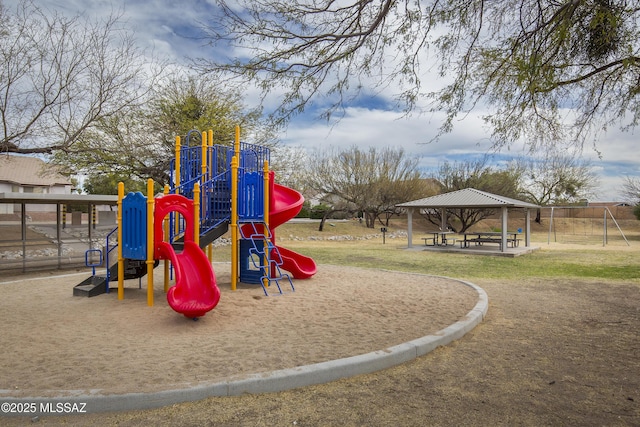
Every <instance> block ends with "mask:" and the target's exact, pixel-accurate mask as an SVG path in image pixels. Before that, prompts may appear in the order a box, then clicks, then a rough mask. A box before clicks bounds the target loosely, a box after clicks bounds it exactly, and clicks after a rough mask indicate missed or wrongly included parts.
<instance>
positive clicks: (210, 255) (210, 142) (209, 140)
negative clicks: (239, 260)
mask: <svg viewBox="0 0 640 427" xmlns="http://www.w3.org/2000/svg"><path fill="white" fill-rule="evenodd" d="M207 143H208V145H207V146H208V148H209V151H208V152H207V154H208V153H211V152H213V129H209V138H207ZM209 161H210V162H215V159H213V158H211V159H209ZM208 164H209V177H208V179H213V169H214V165H212V164H211V163H208ZM207 257H208V258H209V262H212V261H213V243H209V246H207Z"/></svg>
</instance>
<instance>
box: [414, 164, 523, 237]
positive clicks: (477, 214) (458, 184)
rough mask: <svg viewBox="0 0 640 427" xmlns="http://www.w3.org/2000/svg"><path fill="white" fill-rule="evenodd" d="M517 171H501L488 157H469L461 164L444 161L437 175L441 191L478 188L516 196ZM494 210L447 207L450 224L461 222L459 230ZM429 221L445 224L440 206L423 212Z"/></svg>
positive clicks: (492, 212) (454, 225) (466, 227)
mask: <svg viewBox="0 0 640 427" xmlns="http://www.w3.org/2000/svg"><path fill="white" fill-rule="evenodd" d="M518 174H519V172H518V171H517V170H510V169H505V170H500V169H496V168H494V167H491V166H488V159H487V158H482V159H479V160H469V161H465V162H460V163H453V164H451V163H449V162H445V163H444V164H442V165H441V166H440V168H439V169H438V172H437V173H436V174H435V176H434V179H436V180H437V181H438V182H439V183H440V186H441V191H440V193H449V192H451V191H457V190H463V189H465V188H475V189H476V190H480V191H486V192H488V193H493V194H498V195H500V196H504V197H510V198H516V197H517V195H518V190H519V188H518ZM495 213H496V212H495V210H493V209H476V208H460V209H446V211H445V214H446V215H447V218H448V219H447V223H448V224H449V226H451V227H452V228H454V229H455V228H457V227H458V225H459V228H460V229H459V230H455V231H458V232H460V233H463V232H465V231H466V230H468V229H469V228H471V227H472V226H473V225H474V224H476V223H478V222H480V221H482V220H483V219H485V218H488V217H490V216H492V215H494V214H495ZM420 214H421V215H422V216H423V217H424V218H425V219H426V220H427V221H429V222H430V223H432V224H434V225H437V226H438V227H440V226H441V225H442V212H441V211H440V210H438V209H434V210H428V211H425V212H421V213H420Z"/></svg>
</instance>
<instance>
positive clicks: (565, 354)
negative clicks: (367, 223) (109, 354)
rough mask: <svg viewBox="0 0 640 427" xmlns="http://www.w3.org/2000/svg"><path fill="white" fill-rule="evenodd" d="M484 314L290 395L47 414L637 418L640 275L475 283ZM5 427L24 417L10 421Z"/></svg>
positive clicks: (366, 420)
mask: <svg viewBox="0 0 640 427" xmlns="http://www.w3.org/2000/svg"><path fill="white" fill-rule="evenodd" d="M474 282H475V283H476V284H478V285H479V286H481V287H483V288H484V289H485V290H486V291H487V293H488V295H489V302H490V306H489V312H488V314H487V317H486V318H485V320H484V322H483V323H481V324H480V325H479V326H477V327H476V328H475V329H474V330H473V331H471V332H470V333H468V334H467V335H466V336H464V337H463V338H462V339H461V340H459V341H456V342H454V343H453V344H451V345H449V346H447V347H444V348H440V349H437V350H436V351H434V352H432V353H430V354H428V355H426V356H423V357H421V358H418V359H417V360H415V361H412V362H410V363H406V364H403V365H401V366H398V367H395V368H391V369H388V370H384V371H381V372H377V373H374V374H368V375H362V376H358V377H354V378H349V379H344V380H340V381H336V382H333V383H329V384H323V385H317V386H311V387H305V388H301V389H296V390H290V391H286V392H280V393H273V394H263V395H246V396H240V397H224V398H209V399H206V400H203V401H198V402H191V403H185V404H179V405H173V406H169V407H165V408H160V409H156V410H147V411H132V412H123V413H107V414H90V415H82V416H69V417H66V416H65V417H57V416H43V417H40V418H39V419H38V420H36V421H37V422H38V425H74V426H97V425H100V426H116V425H117V426H138V425H156V426H292V425H295V426H388V425H402V426H424V425H438V426H440V425H445V426H460V425H518V426H541V425H549V426H558V425H569V426H591V425H593V426H595V425H601V426H638V425H640V406H639V405H640V339H639V336H640V283H638V282H637V281H635V282H611V281H607V283H602V282H601V281H595V280H583V281H579V280H554V281H543V280H539V279H535V280H534V279H527V280H524V281H520V282H495V281H490V280H483V281H479V280H476V281H474ZM1 421H2V424H3V425H7V426H17V425H24V424H25V423H30V422H32V420H30V419H28V418H22V419H19V418H5V419H2V420H1Z"/></svg>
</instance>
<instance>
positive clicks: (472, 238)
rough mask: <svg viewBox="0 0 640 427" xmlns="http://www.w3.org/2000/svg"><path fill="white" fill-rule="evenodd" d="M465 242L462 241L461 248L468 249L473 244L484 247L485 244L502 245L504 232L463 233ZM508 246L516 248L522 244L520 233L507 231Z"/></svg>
mask: <svg viewBox="0 0 640 427" xmlns="http://www.w3.org/2000/svg"><path fill="white" fill-rule="evenodd" d="M462 234H463V236H464V240H461V241H460V247H461V248H468V247H469V245H470V244H471V243H475V244H476V245H482V244H483V243H497V244H501V243H502V232H500V231H484V232H483V231H469V232H466V233H462ZM506 234H507V246H509V244H511V247H514V248H515V247H516V246H518V244H519V243H520V239H518V233H517V232H515V231H507V233H506Z"/></svg>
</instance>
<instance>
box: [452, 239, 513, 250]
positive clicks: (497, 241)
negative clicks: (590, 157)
mask: <svg viewBox="0 0 640 427" xmlns="http://www.w3.org/2000/svg"><path fill="white" fill-rule="evenodd" d="M466 242H467V245H468V244H469V243H470V242H473V243H475V244H476V245H482V244H483V243H497V244H498V245H499V244H500V243H501V242H502V239H499V238H496V237H474V238H473V239H467V240H466ZM464 244H465V242H464V241H461V242H460V247H464ZM509 244H511V247H512V248H515V247H517V246H518V245H519V244H520V239H507V246H509Z"/></svg>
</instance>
